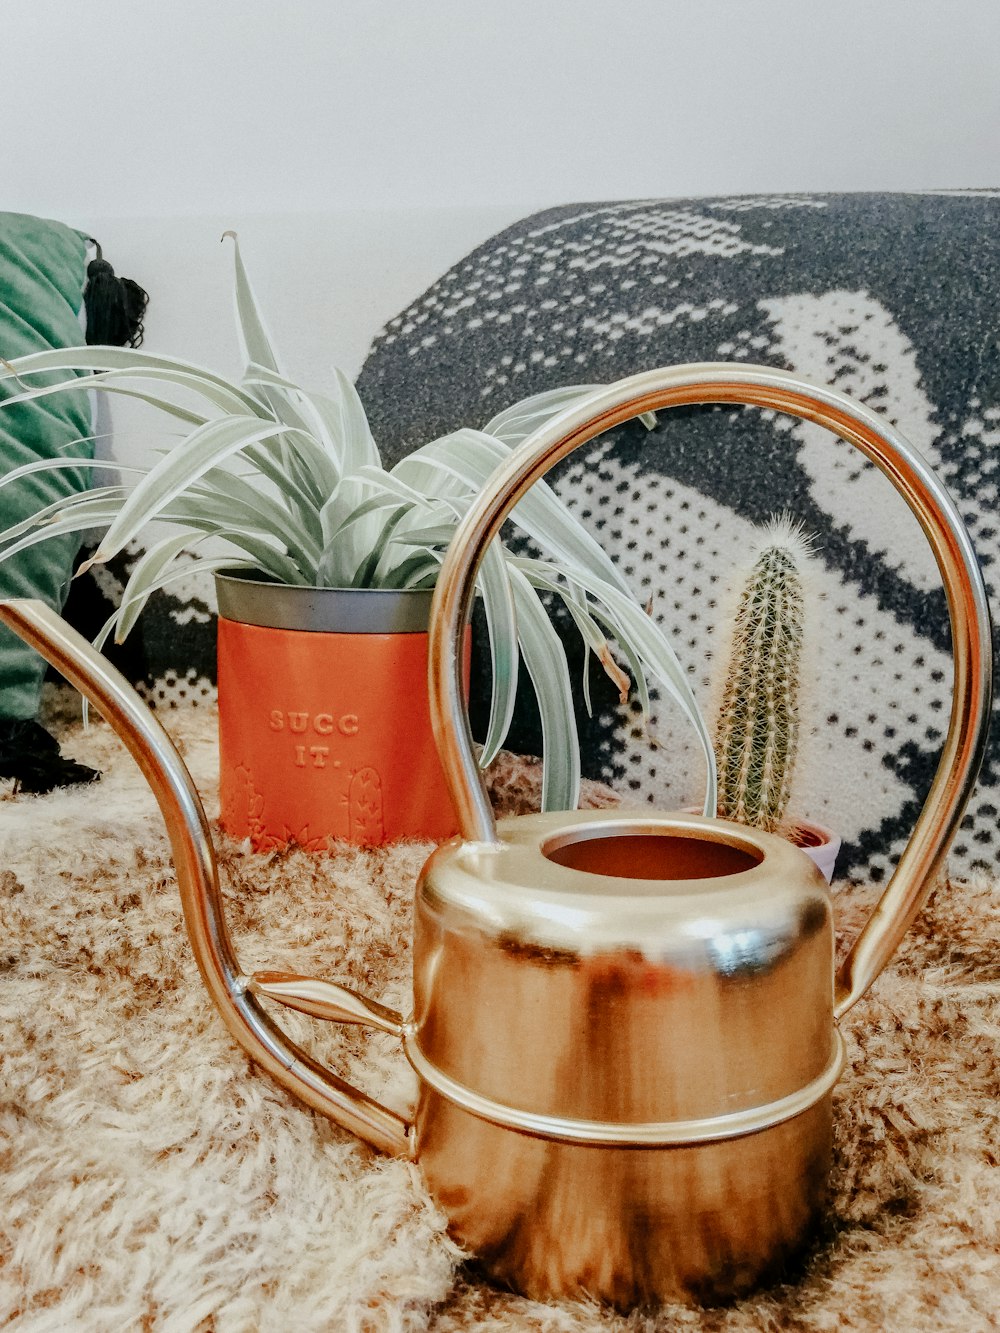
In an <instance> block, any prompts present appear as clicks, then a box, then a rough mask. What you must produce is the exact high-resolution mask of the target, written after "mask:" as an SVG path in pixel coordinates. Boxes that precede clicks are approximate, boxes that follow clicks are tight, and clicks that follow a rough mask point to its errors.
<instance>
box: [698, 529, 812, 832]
mask: <svg viewBox="0 0 1000 1333" xmlns="http://www.w3.org/2000/svg"><path fill="white" fill-rule="evenodd" d="M811 554H812V548H811V545H810V542H809V541H808V539H807V538H806V537H805V536H804V534H803V531H802V528H801V527H800V526H799V525H797V524H794V523H793V522H791V521H790V520H789V519H788V518H787V517H784V516H783V517H780V518H776V519H772V520H771V522H770V523H768V524H767V525H766V526H765V527H764V529H763V530H762V533H761V537H760V540H759V541H758V542H757V543H755V545H754V546H753V548H752V550H751V560H752V564H751V566H750V568H749V571H748V573H747V574H746V577H745V579H744V580H743V582H742V585H741V586H740V587H739V592H738V597H739V601H738V605H737V607H736V613H735V617H734V620H733V626H732V638H731V642H730V645H729V652H728V656H727V657H726V659H725V667H724V670H725V674H724V676H723V678H722V682H721V701H720V705H719V711H718V719H717V725H716V742H715V751H716V758H717V760H718V767H719V814H720V815H721V816H722V818H724V819H733V820H736V821H737V822H738V823H741V824H747V825H750V826H751V827H754V828H760V829H764V830H766V831H767V832H774V830H775V829H777V828H778V827H779V825H780V824H781V822H782V820H783V818H784V815H785V810H786V807H787V805H788V798H789V795H790V793H791V783H792V770H793V768H794V766H795V756H796V752H797V750H798V742H799V725H800V722H799V700H800V694H801V688H802V648H803V629H804V621H805V607H806V599H805V596H804V594H803V588H802V579H803V569H804V568H805V567H806V566H807V563H808V561H809V558H810V556H811Z"/></svg>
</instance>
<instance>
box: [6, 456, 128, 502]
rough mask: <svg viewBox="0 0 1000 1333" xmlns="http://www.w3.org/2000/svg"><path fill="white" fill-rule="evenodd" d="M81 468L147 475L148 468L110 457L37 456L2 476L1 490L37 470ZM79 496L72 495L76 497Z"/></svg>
mask: <svg viewBox="0 0 1000 1333" xmlns="http://www.w3.org/2000/svg"><path fill="white" fill-rule="evenodd" d="M74 468H80V469H81V470H87V469H89V470H91V471H101V472H134V473H135V474H136V475H138V476H145V475H146V473H147V472H148V470H149V469H148V468H141V467H127V466H126V465H125V464H124V463H113V462H111V461H110V460H109V459H101V458H36V459H33V460H32V462H30V463H22V464H21V465H20V467H15V468H11V470H10V471H9V472H6V473H5V474H4V475H3V476H2V477H0V491H2V490H3V488H4V487H5V486H9V485H11V483H12V482H15V481H20V479H21V478H22V477H30V476H31V475H32V474H33V473H35V472H61V471H66V470H67V469H69V470H72V469H74ZM76 498H78V497H75V496H74V497H71V500H72V499H76ZM71 500H69V501H59V503H61V504H68V503H70V502H71Z"/></svg>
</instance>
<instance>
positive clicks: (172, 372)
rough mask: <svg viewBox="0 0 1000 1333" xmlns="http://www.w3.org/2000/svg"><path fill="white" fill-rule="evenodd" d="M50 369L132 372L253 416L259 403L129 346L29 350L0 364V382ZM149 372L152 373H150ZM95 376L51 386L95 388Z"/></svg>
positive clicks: (196, 369) (204, 374)
mask: <svg viewBox="0 0 1000 1333" xmlns="http://www.w3.org/2000/svg"><path fill="white" fill-rule="evenodd" d="M50 370H96V371H110V370H121V371H133V372H134V376H133V378H134V379H135V380H136V381H140V382H141V381H142V380H143V379H144V378H150V377H152V378H153V379H156V380H160V381H163V382H166V383H170V384H175V385H176V386H177V387H178V388H181V389H190V390H191V391H192V392H193V393H198V394H200V395H201V396H202V397H203V398H207V399H208V400H209V401H210V402H212V403H213V404H214V405H215V406H216V407H218V408H221V409H222V411H224V412H236V413H240V412H245V413H248V414H249V415H256V414H257V413H258V412H259V410H260V404H259V403H257V402H256V400H255V399H254V398H253V396H252V395H251V394H248V393H244V392H243V390H242V389H240V388H239V386H238V385H235V384H232V383H230V381H229V380H226V379H223V377H222V376H221V375H216V374H214V373H213V372H212V371H210V370H205V369H204V368H203V367H201V366H196V365H193V364H192V363H191V362H188V361H181V360H178V359H177V358H176V357H168V356H154V355H153V354H152V353H151V352H141V351H137V350H135V349H133V348H130V347H101V346H94V347H65V348H63V347H59V348H55V349H53V350H50V351H46V352H29V353H27V355H25V356H19V357H16V358H15V359H14V360H13V361H5V362H2V363H0V384H2V383H3V382H4V381H5V380H8V379H14V380H18V381H23V379H24V377H25V376H28V375H41V374H44V373H46V372H48V371H50ZM150 372H156V373H155V374H152V376H151V375H150ZM99 379H100V376H96V377H95V376H87V377H85V378H81V379H72V380H65V381H63V383H62V384H59V385H56V386H54V387H55V389H56V390H59V389H62V390H66V389H71V390H72V389H84V390H89V389H93V388H96V387H97V383H98V381H99ZM40 387H41V386H40Z"/></svg>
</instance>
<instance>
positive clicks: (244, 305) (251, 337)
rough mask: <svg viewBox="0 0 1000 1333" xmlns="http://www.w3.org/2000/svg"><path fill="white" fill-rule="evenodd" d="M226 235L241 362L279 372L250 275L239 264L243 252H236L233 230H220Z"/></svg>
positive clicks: (238, 248)
mask: <svg viewBox="0 0 1000 1333" xmlns="http://www.w3.org/2000/svg"><path fill="white" fill-rule="evenodd" d="M227 237H228V238H229V239H230V240H231V241H232V243H233V273H234V276H235V283H234V286H235V292H236V329H237V333H238V335H239V340H240V349H241V351H242V353H243V360H244V363H245V364H249V363H250V362H256V363H257V365H259V366H266V367H267V369H268V370H273V371H275V372H276V373H277V374H279V375H280V374H281V367H280V366H279V365H278V358H277V356H276V355H275V353H274V349H273V347H272V344H271V339H270V338H269V337H268V334H267V330H266V328H265V327H264V318H263V316H262V315H261V313H260V309H259V307H258V305H257V301H256V298H255V297H254V293H253V287H252V285H251V283H250V277H249V275H248V273H247V271H246V268H245V266H244V264H243V256H242V255H241V254H240V243H239V238H238V237H237V235H236V233H235V232H234V231H226V232H223V234H222V239H223V240H226V238H227Z"/></svg>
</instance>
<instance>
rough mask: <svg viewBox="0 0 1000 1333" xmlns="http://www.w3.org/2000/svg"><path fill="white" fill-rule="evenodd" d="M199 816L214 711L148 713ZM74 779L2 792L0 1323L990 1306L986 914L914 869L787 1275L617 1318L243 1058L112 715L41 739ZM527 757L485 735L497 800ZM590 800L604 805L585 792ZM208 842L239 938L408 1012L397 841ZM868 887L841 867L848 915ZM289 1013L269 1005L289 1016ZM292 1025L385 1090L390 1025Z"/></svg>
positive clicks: (855, 1039)
mask: <svg viewBox="0 0 1000 1333" xmlns="http://www.w3.org/2000/svg"><path fill="white" fill-rule="evenodd" d="M165 720H166V723H167V726H168V729H169V730H170V731H171V733H172V734H173V735H174V737H175V739H176V740H177V741H178V743H179V745H180V746H181V748H182V750H183V752H184V753H185V756H186V758H187V761H188V764H189V766H190V767H191V769H192V772H193V774H194V776H195V779H196V781H197V782H198V785H199V788H200V790H201V791H202V792H203V794H204V796H205V798H206V802H207V805H208V808H209V812H210V813H214V811H215V809H216V808H217V807H216V795H215V790H214V783H215V766H216V757H215V744H216V742H215V732H214V718H213V717H212V715H211V713H210V712H209V711H208V710H206V709H204V708H201V709H197V710H188V711H185V710H178V711H176V712H171V713H168V714H166V715H165ZM64 743H65V746H66V749H67V751H68V752H69V753H70V754H72V755H74V757H76V758H78V759H80V760H81V761H82V762H84V763H88V764H92V765H94V766H96V767H98V768H100V769H102V770H103V772H104V777H103V779H102V781H101V782H100V783H99V784H98V785H97V786H95V787H87V788H80V789H77V790H72V791H67V792H64V793H59V794H54V795H52V796H46V797H17V798H14V797H13V796H12V795H11V794H10V792H9V789H8V790H7V791H6V793H5V795H4V796H3V799H0V851H2V861H0V866H2V870H0V916H2V920H0V930H2V936H0V971H2V973H3V976H2V978H0V1057H2V1075H0V1171H2V1174H0V1326H2V1327H4V1328H11V1329H14V1330H18V1333H29V1331H30V1333H57V1331H60V1333H61V1331H62V1330H77V1329H79V1330H95V1331H98V1330H99V1331H100V1333H106V1331H107V1330H120V1329H121V1330H131V1329H138V1330H157V1331H158V1333H159V1331H161V1330H162V1331H163V1333H188V1331H189V1330H190V1331H192V1333H194V1331H195V1330H199V1331H200V1333H207V1331H208V1330H213V1331H215V1333H244V1331H250V1330H264V1331H266V1333H285V1331H286V1330H296V1333H321V1331H326V1330H330V1331H332V1333H341V1331H343V1333H383V1330H384V1331H385V1333H390V1331H392V1333H395V1331H396V1330H400V1331H402V1330H405V1331H406V1333H415V1331H416V1330H433V1331H434V1333H459V1330H469V1329H477V1330H484V1331H488V1333H499V1331H500V1330H505V1331H506V1330H519V1329H527V1330H539V1331H540V1333H585V1331H586V1333H590V1331H593V1333H597V1331H598V1330H602V1331H603V1330H609V1331H611V1333H653V1331H654V1330H656V1331H659V1330H673V1329H706V1330H736V1329H753V1330H776V1329H796V1330H828V1329H852V1330H853V1329H878V1330H891V1331H892V1333H916V1331H918V1330H941V1329H956V1330H979V1329H989V1328H997V1327H1000V1313H998V1311H1000V1253H998V1244H1000V1241H998V1238H1000V1127H998V1107H1000V1100H998V1094H1000V1072H998V1071H1000V1061H998V1034H1000V911H998V899H997V897H996V894H995V890H994V885H993V884H992V883H991V882H987V881H986V880H975V881H969V882H963V883H952V884H950V885H948V886H947V887H942V888H939V890H938V892H937V893H936V895H935V897H934V898H933V900H932V902H931V904H930V905H929V906H928V908H927V909H926V910H925V912H924V913H923V915H922V917H921V919H920V921H919V923H918V925H917V926H916V928H915V929H914V930H913V931H912V932H911V934H910V936H909V937H908V939H907V941H906V943H905V944H904V947H903V948H902V950H901V952H900V955H899V957H898V959H897V960H896V962H895V964H894V965H893V966H892V967H891V968H890V969H889V970H888V971H887V972H886V974H885V975H884V976H883V977H882V978H881V979H880V981H879V982H878V983H877V985H876V987H875V989H874V992H873V994H872V995H871V996H870V997H869V998H868V999H866V1000H865V1001H864V1002H862V1003H861V1004H859V1005H858V1006H857V1007H856V1008H855V1009H854V1010H853V1011H852V1013H851V1014H850V1016H849V1017H848V1019H847V1020H846V1023H845V1025H844V1030H845V1036H846V1040H847V1045H848V1052H849V1068H848V1071H847V1073H846V1075H845V1077H844V1078H843V1080H842V1082H841V1083H840V1085H839V1088H838V1091H837V1096H836V1101H837V1108H836V1110H837V1114H836V1154H835V1168H834V1174H833V1189H832V1201H831V1208H830V1212H829V1217H828V1221H827V1223H826V1225H825V1227H824V1229H823V1231H822V1233H821V1234H820V1235H819V1236H818V1237H817V1238H816V1240H815V1242H814V1243H813V1245H812V1247H811V1248H810V1250H809V1251H808V1253H807V1254H806V1256H805V1258H804V1260H803V1261H802V1263H801V1265H800V1267H799V1269H798V1270H797V1271H796V1272H795V1273H792V1274H789V1275H788V1280H787V1282H786V1283H785V1284H783V1285H780V1286H775V1287H772V1288H770V1289H768V1290H764V1291H761V1292H759V1293H757V1294H755V1295H754V1296H752V1297H750V1298H748V1299H746V1300H743V1301H741V1302H739V1303H738V1304H736V1305H733V1306H731V1307H727V1308H719V1309H711V1310H691V1309H681V1308H673V1307H672V1308H669V1309H664V1310H661V1311H657V1312H655V1313H652V1312H637V1313H634V1314H632V1315H631V1316H623V1315H619V1314H615V1313H614V1312H610V1311H607V1310H603V1309H599V1308H597V1307H594V1306H588V1305H583V1304H569V1303H568V1304H553V1305H542V1304H538V1303H534V1302H531V1301H527V1300H524V1299H522V1298H520V1297H517V1296H514V1295H511V1294H510V1293H508V1292H504V1291H500V1290H497V1289H494V1288H493V1287H491V1286H490V1285H488V1284H487V1283H486V1282H484V1281H483V1280H482V1279H481V1278H480V1277H479V1276H478V1275H477V1274H476V1271H475V1269H474V1268H473V1267H472V1266H471V1265H469V1264H467V1263H466V1262H465V1261H464V1259H463V1256H462V1255H461V1254H460V1253H459V1252H458V1251H457V1250H456V1248H455V1247H454V1246H453V1245H452V1244H451V1243H450V1242H449V1241H448V1239H447V1237H446V1236H445V1234H444V1231H443V1227H442V1221H441V1218H440V1216H439V1215H438V1214H437V1212H436V1211H435V1208H434V1207H433V1205H432V1203H431V1201H430V1200H429V1198H428V1197H427V1195H426V1193H425V1191H424V1188H423V1186H422V1184H421V1180H420V1176H419V1173H418V1171H417V1170H416V1169H415V1168H413V1167H411V1166H408V1165H406V1164H404V1163H402V1162H399V1161H393V1160H389V1159H386V1158H382V1157H379V1156H377V1155H375V1154H373V1153H372V1152H370V1151H368V1150H367V1149H366V1148H364V1147H363V1146H361V1145H360V1144H359V1143H357V1142H355V1141H354V1140H352V1139H351V1138H349V1137H347V1136H346V1135H345V1134H343V1133H341V1132H340V1131H339V1130H338V1129H336V1128H335V1127H334V1126H332V1125H331V1124H330V1123H329V1122H327V1121H326V1120H324V1119H322V1118H321V1117H319V1116H316V1115H314V1114H312V1113H310V1112H309V1111H307V1110H305V1109H303V1107H301V1106H300V1105H299V1104H298V1103H296V1102H294V1101H293V1100H292V1099H291V1098H290V1097H289V1096H287V1095H286V1094H285V1093H284V1092H283V1091H282V1090H281V1089H280V1088H278V1087H276V1086H275V1085H274V1084H272V1083H271V1082H270V1081H269V1080H268V1079H267V1078H266V1077H265V1076H263V1075H262V1074H260V1073H259V1072H257V1071H255V1070H254V1069H253V1068H251V1066H250V1064H249V1062H248V1060H247V1059H246V1058H245V1057H244V1056H243V1055H242V1054H241V1052H240V1051H239V1050H238V1049H237V1048H236V1046H235V1045H234V1043H233V1042H232V1040H231V1039H230V1037H229V1036H228V1034H227V1032H226V1030H225V1029H224V1027H223V1025H222V1023H221V1021H220V1020H219V1019H218V1018H217V1017H216V1015H215V1013H214V1011H213V1010H212V1008H211V1007H210V1005H209V1001H208V999H207V997H206V996H205V994H204V992H203V991H202V989H201V986H200V983H199V981H198V979H197V976H196V970H195V965H194V962H193V960H192V957H191V952H190V949H189V947H188V944H187V939H186V936H185V933H184V928H183V924H182V920H181V913H180V906H179V903H178V898H177V893H176V890H175V887H174V881H173V874H172V870H171V865H170V860H169V855H168V849H167V842H166V837H165V833H164V830H163V827H162V823H161V821H160V818H159V815H158V813H157V810H156V808H155V805H154V802H153V799H152V795H151V793H150V792H149V790H148V788H147V787H146V786H145V784H144V783H143V781H142V779H141V777H140V776H139V773H138V770H137V769H136V768H135V766H134V765H133V763H132V761H131V760H130V759H129V757H128V756H127V754H126V753H125V751H124V750H123V749H122V747H121V746H120V745H119V743H118V741H117V740H116V738H115V737H114V736H113V734H112V733H111V732H110V730H109V729H108V728H107V727H106V726H105V725H104V724H103V723H100V722H98V723H97V724H96V725H95V727H94V728H93V729H92V730H91V732H90V733H89V734H87V735H83V734H81V733H79V732H78V731H77V732H74V733H73V734H72V735H70V736H69V737H68V738H66V737H64ZM537 776H538V775H537V770H536V769H535V768H533V767H532V766H531V765H528V764H525V763H520V764H519V763H518V762H516V761H512V762H511V763H510V764H509V765H508V768H507V771H506V773H505V775H504V777H503V780H502V781H500V782H499V784H498V787H499V789H500V792H499V794H500V797H501V800H502V802H504V803H505V805H506V808H511V806H512V805H516V804H517V803H518V802H520V801H525V802H526V801H527V800H528V799H529V797H530V793H531V791H532V789H533V788H537ZM590 795H591V798H592V800H594V801H595V802H602V801H606V800H607V797H606V795H602V793H601V792H600V790H592V791H591V793H590ZM218 846H219V850H220V858H221V863H222V873H223V876H224V883H225V890H226V895H227V901H228V905H229V910H230V920H231V923H232V926H233V930H234V934H235V936H236V939H237V944H238V948H239V950H240V952H241V956H242V959H243V962H244V964H245V965H249V966H257V967H264V966H268V965H271V966H280V967H287V968H294V969H301V970H303V971H308V972H314V973H316V974H318V975H325V976H329V977H331V978H335V979H340V980H342V981H344V982H346V983H347V984H349V985H352V986H354V987H356V988H358V989H359V990H362V991H364V992H365V993H367V994H368V995H371V996H374V997H376V998H378V999H381V1000H383V1001H385V1002H386V1003H388V1004H391V1005H394V1006H397V1007H400V1008H406V1007H407V991H408V984H409V982H408V977H409V954H408V950H409V943H408V941H409V915H410V902H411V895H412V890H413V884H414V880H415V876H416V874H417V872H418V870H419V867H420V865H421V863H422V861H423V859H424V856H425V854H426V852H427V848H426V847H424V846H419V845H409V846H395V847H391V848H387V849H384V850H379V851H359V850H354V849H350V848H346V847H339V848H337V849H336V850H334V851H332V852H331V853H329V854H328V855H318V856H317V855H308V854H305V853H303V852H300V851H294V850H293V851H288V852H284V853H280V854H266V855H265V854H262V855H253V854H251V853H250V852H249V851H247V850H246V849H245V848H244V847H242V846H239V845H237V844H235V843H233V842H231V841H228V840H226V839H225V838H223V837H219V839H218ZM873 896H874V895H873V893H867V892H864V891H858V890H852V891H843V892H841V893H840V894H839V895H838V904H837V909H838V919H839V923H840V926H841V928H842V929H843V931H844V932H845V933H846V934H850V933H852V932H853V931H854V930H855V929H856V927H857V925H858V922H859V921H860V920H861V919H862V917H863V915H864V913H865V912H866V911H867V910H868V908H869V907H870V904H871V901H872V899H873ZM294 1018H295V1016H293V1015H288V1021H289V1025H290V1026H291V1025H292V1023H293V1020H294ZM297 1029H298V1031H299V1033H301V1034H302V1035H303V1036H305V1037H307V1038H308V1039H309V1040H310V1041H311V1043H312V1045H313V1048H314V1049H315V1050H316V1051H317V1052H318V1053H320V1054H321V1056H322V1057H323V1058H325V1059H327V1060H329V1061H330V1062H331V1063H332V1064H333V1066H334V1067H335V1068H337V1069H339V1070H342V1071H343V1072H345V1073H346V1075H347V1076H348V1077H349V1078H351V1079H352V1080H354V1081H356V1082H357V1083H359V1084H362V1085H363V1086H365V1087H366V1088H368V1089H369V1090H372V1091H374V1092H376V1093H377V1094H378V1095H380V1096H384V1097H385V1098H386V1099H387V1100H389V1101H392V1102H394V1103H395V1104H397V1105H405V1102H406V1099H407V1097H408V1096H409V1095H410V1093H411V1091H412V1085H411V1083H410V1080H409V1078H408V1076H407V1073H406V1066H405V1061H404V1060H403V1057H402V1056H401V1054H400V1052H399V1050H398V1047H397V1046H396V1045H395V1044H394V1043H393V1042H392V1041H391V1040H390V1039H388V1038H382V1037H381V1036H378V1035H376V1036H368V1035H365V1034H364V1033H362V1032H360V1031H359V1030H352V1029H349V1028H341V1027H335V1026H331V1025H323V1024H312V1023H310V1021H309V1020H307V1019H302V1020H301V1022H300V1023H298V1024H297Z"/></svg>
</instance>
